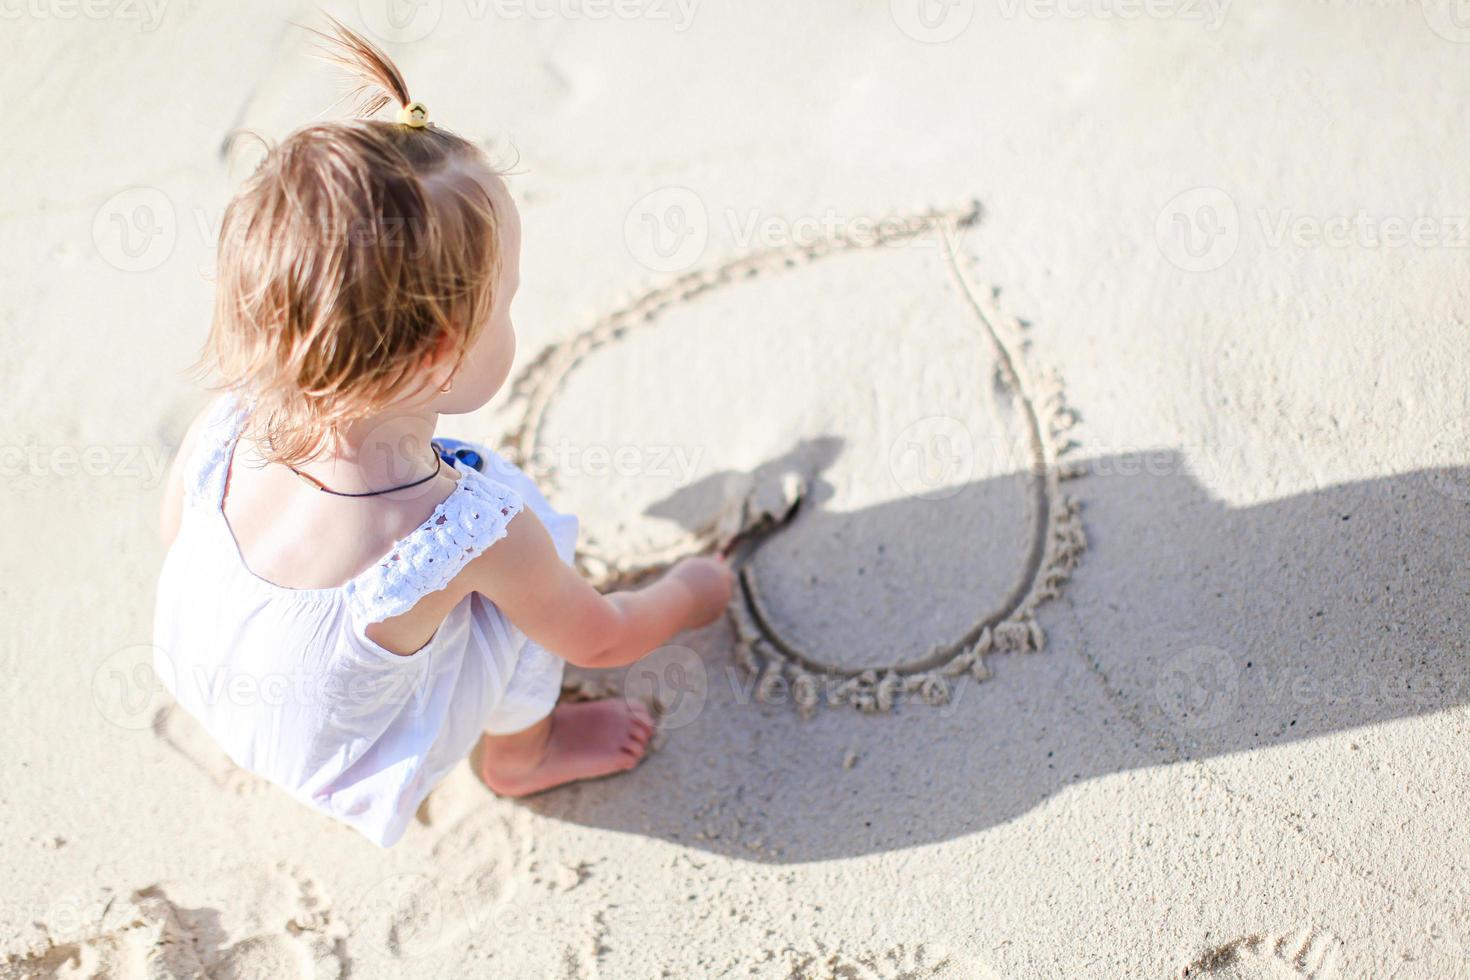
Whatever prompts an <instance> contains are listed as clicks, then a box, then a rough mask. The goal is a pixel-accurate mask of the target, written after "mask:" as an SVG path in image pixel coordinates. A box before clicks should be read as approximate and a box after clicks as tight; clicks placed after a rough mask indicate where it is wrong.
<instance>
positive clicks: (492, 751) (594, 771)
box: [475, 698, 654, 796]
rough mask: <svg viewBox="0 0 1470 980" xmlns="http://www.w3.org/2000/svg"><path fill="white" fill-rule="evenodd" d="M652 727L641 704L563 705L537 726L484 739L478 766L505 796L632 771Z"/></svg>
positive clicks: (482, 775) (621, 701)
mask: <svg viewBox="0 0 1470 980" xmlns="http://www.w3.org/2000/svg"><path fill="white" fill-rule="evenodd" d="M653 729H654V724H653V716H652V715H651V714H650V713H649V711H648V708H646V707H645V706H644V705H643V704H642V703H641V702H637V701H634V702H629V701H626V700H624V699H623V698H603V699H601V700H599V701H577V702H571V703H566V704H559V705H557V706H556V707H555V708H554V709H552V712H551V714H550V715H549V716H548V718H547V719H546V721H544V722H542V723H541V724H540V725H538V726H536V727H535V728H533V729H528V730H527V731H525V732H517V733H515V734H514V735H503V736H495V735H486V736H485V737H484V738H482V739H481V740H480V751H479V757H478V759H477V760H476V764H475V770H476V772H478V773H479V775H480V779H481V780H483V781H484V783H485V785H486V786H488V787H490V788H491V789H492V790H494V791H495V792H496V793H497V794H498V795H500V796H529V795H531V794H532V793H539V792H541V791H542V790H546V789H550V788H551V787H553V786H560V785H561V784H563V783H570V782H575V781H576V780H578V779H592V778H595V777H597V776H609V775H612V774H613V773H617V772H626V771H627V770H629V769H632V768H633V767H634V766H636V765H638V763H639V762H641V761H642V759H643V755H644V753H645V752H646V751H647V750H648V740H649V739H650V738H652V737H653Z"/></svg>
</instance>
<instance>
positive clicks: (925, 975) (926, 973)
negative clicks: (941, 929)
mask: <svg viewBox="0 0 1470 980" xmlns="http://www.w3.org/2000/svg"><path fill="white" fill-rule="evenodd" d="M783 958H784V960H785V967H786V969H787V970H788V972H787V973H786V974H785V976H787V977H789V978H790V980H1000V974H999V973H996V972H995V971H994V970H991V969H990V968H988V967H985V966H983V965H981V964H979V963H975V962H973V961H970V960H967V959H963V958H961V957H959V956H956V955H955V954H953V953H948V952H944V951H942V950H936V949H931V948H930V947H928V946H927V945H925V944H924V943H913V944H903V943H900V944H899V945H897V946H893V947H890V948H889V949H886V950H883V951H882V952H877V953H868V952H858V953H854V952H850V951H847V950H843V949H829V948H828V947H826V946H825V945H823V944H822V943H820V942H818V943H816V944H815V948H814V949H812V950H805V951H801V952H795V951H791V950H788V951H786V954H785V956H784V957H783ZM778 962H779V960H778Z"/></svg>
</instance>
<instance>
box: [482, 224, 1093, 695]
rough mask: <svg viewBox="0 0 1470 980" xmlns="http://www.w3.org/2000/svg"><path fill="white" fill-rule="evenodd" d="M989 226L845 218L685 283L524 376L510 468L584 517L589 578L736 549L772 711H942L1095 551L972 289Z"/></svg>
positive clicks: (629, 575)
mask: <svg viewBox="0 0 1470 980" xmlns="http://www.w3.org/2000/svg"><path fill="white" fill-rule="evenodd" d="M977 220H978V207H976V208H974V209H971V210H966V211H929V212H925V213H922V214H916V215H910V216H905V217H900V218H893V219H887V220H885V221H881V222H880V221H873V222H869V223H867V224H866V225H861V226H860V225H859V223H857V222H854V223H853V226H852V227H851V228H847V229H843V230H837V231H833V232H831V233H830V234H828V235H827V236H826V237H824V238H822V239H820V240H818V241H815V242H813V243H811V244H810V245H806V246H789V247H785V248H776V249H770V250H766V251H761V252H756V253H753V254H750V255H746V256H743V257H740V258H737V259H734V260H731V261H728V262H725V263H722V264H719V265H715V266H712V267H709V268H707V269H702V270H697V271H694V272H690V273H687V274H685V275H682V276H680V277H679V278H677V279H675V280H674V281H673V282H672V283H670V284H668V285H667V286H664V287H660V288H656V289H653V290H650V291H648V292H646V293H644V294H642V295H640V296H638V297H636V298H634V299H633V300H631V301H630V302H628V303H626V304H625V305H623V306H621V307H620V308H618V309H616V310H614V311H612V312H611V313H608V314H606V315H605V316H603V317H601V318H599V319H598V320H597V321H596V322H595V323H593V324H592V325H591V326H590V327H589V328H587V329H586V330H584V331H583V332H581V333H580V334H578V335H577V336H575V337H573V338H571V339H570V340H568V341H566V342H564V343H561V344H558V345H555V346H553V347H551V348H549V349H547V350H546V351H544V352H542V354H541V355H540V356H538V357H537V358H536V359H535V360H534V361H533V362H532V363H531V364H530V365H528V367H527V368H526V370H525V371H524V372H523V373H522V374H521V375H520V376H519V377H518V378H517V380H516V383H515V385H514V387H513V394H512V399H511V408H512V410H513V411H514V412H516V413H517V414H518V416H519V417H518V419H517V420H516V423H515V425H514V426H513V431H512V433H511V436H510V440H509V441H510V446H511V450H512V453H513V454H514V455H516V456H517V457H518V458H519V459H520V461H521V462H522V464H523V465H524V466H526V467H527V468H528V469H530V470H531V471H532V473H533V475H534V476H536V477H537V478H538V479H539V480H541V481H542V482H543V483H544V484H545V485H546V486H547V487H548V489H550V490H551V491H552V492H553V494H554V496H556V498H557V502H558V504H560V505H561V506H563V507H565V508H566V509H568V510H571V511H573V512H575V513H577V514H578V515H579V516H581V517H582V519H583V526H584V529H585V532H586V533H585V535H584V549H583V553H582V554H581V555H580V560H581V562H582V565H583V567H584V569H585V570H586V571H588V573H589V574H591V575H592V576H593V577H594V578H595V579H600V580H601V581H603V582H604V583H608V584H618V583H623V582H628V581H632V580H636V579H637V578H639V577H640V576H641V575H643V574H646V573H647V572H648V571H650V570H653V569H657V568H660V567H662V566H665V565H667V564H668V563H670V562H671V561H673V560H676V559H677V558H679V557H681V556H683V555H685V554H693V553H698V552H707V551H710V550H713V549H714V548H715V547H717V546H719V545H721V544H725V543H729V542H730V541H731V540H732V538H733V539H734V540H735V541H737V542H739V543H740V545H739V547H738V548H737V549H736V552H735V553H736V555H737V559H738V565H739V567H740V569H741V572H740V588H739V590H738V595H737V598H736V601H735V602H734V603H732V607H731V616H732V620H733V622H734V624H735V627H736V630H737V633H738V638H739V641H740V647H739V651H738V653H739V659H740V662H741V664H742V665H743V666H744V667H746V668H747V669H748V670H750V671H751V672H753V673H754V674H756V675H757V676H758V678H759V681H758V683H757V685H756V696H757V697H759V698H760V699H762V700H765V701H777V700H783V701H788V702H792V703H796V704H797V705H798V706H799V707H801V708H803V709H811V708H814V707H815V706H816V705H817V704H818V703H850V704H853V705H855V706H857V707H859V708H861V709H864V710H887V709H889V708H891V707H892V706H893V705H894V704H895V703H897V702H898V701H900V700H903V699H906V698H907V699H917V700H922V701H925V702H928V703H944V702H945V701H946V700H947V699H948V698H949V696H950V693H951V689H952V686H953V685H954V684H957V683H960V682H961V680H962V679H963V678H966V677H970V678H974V679H977V680H981V679H984V678H985V677H986V676H988V669H987V667H986V664H985V659H986V657H987V656H988V655H989V654H990V653H991V652H993V651H1026V650H1038V649H1040V648H1041V646H1042V645H1043V643H1044V639H1045V637H1044V634H1043V631H1042V628H1041V625H1040V623H1039V622H1038V619H1037V612H1038V609H1039V608H1040V607H1041V606H1042V605H1043V604H1044V603H1045V602H1046V601H1047V600H1049V599H1051V598H1055V597H1056V596H1057V595H1058V594H1059V592H1060V590H1061V588H1062V586H1063V584H1064V583H1065V582H1066V580H1067V579H1068V578H1069V576H1070V574H1071V572H1072V570H1073V569H1074V568H1075V566H1076V563H1077V561H1078V558H1079V556H1080V554H1081V552H1082V550H1083V548H1084V547H1085V543H1086V542H1085V536H1084V534H1083V531H1082V526H1081V521H1080V517H1079V514H1078V507H1077V504H1076V503H1075V501H1073V500H1072V499H1071V498H1070V497H1069V496H1068V495H1067V494H1066V493H1065V492H1064V491H1063V489H1062V481H1063V480H1064V479H1066V478H1068V477H1070V476H1075V475H1078V474H1079V473H1080V467H1079V466H1078V465H1077V464H1076V463H1075V462H1074V461H1073V460H1072V459H1071V458H1070V456H1071V453H1072V452H1074V451H1075V449H1076V446H1075V444H1073V443H1072V442H1071V441H1070V440H1068V439H1067V438H1066V436H1065V433H1066V431H1067V430H1068V429H1069V428H1070V426H1071V425H1072V423H1073V422H1074V421H1075V415H1074V413H1072V412H1071V411H1070V410H1069V409H1068V408H1067V407H1066V405H1065V404H1064V401H1063V398H1062V394H1061V386H1060V383H1059V382H1058V381H1057V380H1056V379H1055V378H1054V377H1050V376H1047V375H1045V374H1043V373H1041V372H1039V371H1037V370H1036V369H1035V367H1034V365H1032V364H1030V363H1029V362H1028V358H1027V357H1026V356H1025V355H1024V353H1023V347H1024V344H1023V342H1022V332H1023V329H1022V325H1021V324H1020V323H1019V322H1018V321H1016V320H1015V319H1014V318H1011V317H1008V316H1005V315H1004V314H1002V313H1001V312H1000V310H999V308H998V306H997V305H996V303H995V293H994V291H993V290H990V289H986V288H982V287H980V286H978V285H977V284H975V282H974V281H973V280H972V278H971V277H970V275H969V273H968V271H967V269H968V264H969V262H968V260H967V259H966V257H965V255H964V253H963V252H962V251H961V249H960V245H959V242H960V239H961V237H962V236H963V234H964V232H965V230H966V229H968V228H969V227H971V226H972V225H973V224H974V223H975V222H976V221H977ZM858 227H863V228H866V229H867V230H868V233H867V234H860V233H858V232H857V231H855V230H854V229H856V228H858ZM714 376H719V377H722V378H732V377H734V378H743V379H744V381H743V383H742V384H741V385H740V386H739V387H738V389H735V390H730V391H717V392H714V393H712V392H711V390H710V385H709V379H710V378H711V377H714ZM630 382H631V383H630ZM650 399H656V400H657V402H658V404H659V405H660V406H667V408H665V409H660V410H657V411H650V410H649V407H648V403H649V400H650ZM755 530H760V531H764V532H766V533H764V534H762V535H756V534H750V533H749V532H752V531H755ZM777 531H779V533H775V532H777ZM742 532H746V536H745V537H743V538H742V537H741V536H740V535H741V534H742ZM893 582H906V583H911V584H912V583H918V585H919V586H920V587H917V588H916V587H908V588H904V589H894V588H892V587H889V586H885V583H893ZM853 597H858V598H857V599H856V600H854V599H853ZM915 623H922V624H924V627H923V630H924V632H923V634H921V635H918V636H915V635H914V629H913V624H915Z"/></svg>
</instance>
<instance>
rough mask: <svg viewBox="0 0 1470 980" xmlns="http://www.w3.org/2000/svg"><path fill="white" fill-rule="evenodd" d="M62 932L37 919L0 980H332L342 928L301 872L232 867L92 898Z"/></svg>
mask: <svg viewBox="0 0 1470 980" xmlns="http://www.w3.org/2000/svg"><path fill="white" fill-rule="evenodd" d="M99 905H100V908H101V911H100V914H99V916H98V918H97V920H96V921H95V922H92V923H89V924H88V925H87V927H85V928H84V929H73V930H72V932H71V934H66V933H53V932H51V931H50V930H49V929H48V928H47V926H46V924H45V923H38V924H37V929H38V935H37V936H36V937H35V941H33V942H31V943H29V944H27V945H28V948H26V949H24V950H17V951H15V952H13V953H11V954H9V955H7V956H6V957H5V958H4V960H3V962H0V980H19V978H26V980H40V978H54V980H63V978H72V977H102V978H107V980H134V978H136V980H145V978H146V980H175V978H178V980H184V978H189V980H193V978H197V977H206V976H207V977H213V978H217V980H226V978H238V980H255V978H259V980H296V978H300V980H307V978H314V980H338V978H342V977H345V976H346V975H347V972H348V971H347V966H346V962H345V957H344V955H343V944H344V942H345V938H346V934H345V932H344V930H343V929H342V928H341V926H340V924H338V923H337V922H335V921H334V919H333V916H332V911H331V907H330V905H329V904H328V903H327V902H326V901H325V900H324V899H323V898H322V897H321V895H320V894H319V892H318V889H317V887H316V885H315V883H314V882H313V881H311V879H310V878H308V877H306V876H304V875H302V874H300V873H299V872H296V871H294V870H292V869H289V868H285V867H277V868H275V869H260V868H255V867H237V868H230V869H226V870H224V871H221V872H219V873H217V874H213V875H211V876H209V877H208V878H206V879H204V880H202V881H188V882H177V881H173V882H158V883H155V884H152V885H148V886H146V887H144V888H140V889H137V890H136V891H134V892H132V893H131V894H130V895H128V896H127V897H125V898H123V897H118V896H112V897H107V898H104V899H103V900H101V901H100V902H99Z"/></svg>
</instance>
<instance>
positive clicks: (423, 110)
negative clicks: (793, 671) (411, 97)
mask: <svg viewBox="0 0 1470 980" xmlns="http://www.w3.org/2000/svg"><path fill="white" fill-rule="evenodd" d="M398 121H399V122H400V123H402V124H403V125H405V126H411V127H413V128H414V129H423V128H424V127H425V126H427V125H428V124H429V107H428V106H426V105H424V104H423V103H422V102H410V103H409V104H408V105H406V106H404V107H403V108H401V109H399V110H398Z"/></svg>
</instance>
